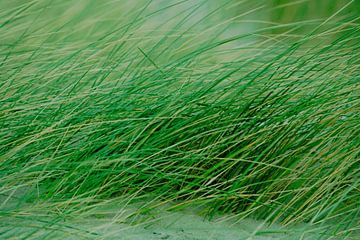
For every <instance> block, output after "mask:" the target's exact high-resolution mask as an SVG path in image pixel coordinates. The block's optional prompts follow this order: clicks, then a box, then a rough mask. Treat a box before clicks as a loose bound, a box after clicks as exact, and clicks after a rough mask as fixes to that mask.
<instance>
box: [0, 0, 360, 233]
mask: <svg viewBox="0 0 360 240" xmlns="http://www.w3.org/2000/svg"><path fill="white" fill-rule="evenodd" d="M281 2H282V3H276V1H273V2H271V3H272V4H270V3H269V2H265V1H258V2H256V3H255V2H254V1H234V0H228V1H215V0H214V1H187V0H185V1H160V0H155V1H100V0H99V1H87V0H80V1H57V0H54V1H50V0H36V1H2V2H1V3H0V9H1V11H0V36H1V38H2V40H1V43H0V73H1V74H0V129H1V131H0V196H1V198H0V199H1V203H0V218H3V219H9V218H14V219H16V218H23V217H26V218H27V217H28V216H31V219H38V220H39V221H43V220H42V219H43V217H46V216H53V215H54V214H55V215H58V216H61V217H60V218H61V219H67V218H72V217H75V216H76V217H78V216H84V217H85V216H87V214H88V213H89V211H91V210H92V209H96V207H98V206H102V205H104V204H106V203H107V201H114V199H115V200H116V199H120V198H121V199H124V198H125V199H126V200H127V201H128V202H129V203H130V202H131V203H134V202H141V203H143V204H142V206H141V207H139V209H140V210H139V211H140V212H142V211H145V212H146V210H151V209H156V207H158V206H161V205H163V204H165V203H169V202H170V203H172V204H173V205H172V207H171V208H178V207H184V206H190V205H191V206H199V205H201V206H204V210H203V211H204V213H205V214H206V215H207V216H208V217H209V218H212V217H213V216H215V215H217V214H219V213H231V214H234V216H233V218H235V219H243V218H246V217H251V218H256V219H265V220H266V221H267V222H274V223H275V222H281V223H283V224H294V223H304V222H305V223H309V224H310V225H314V226H316V227H320V228H321V227H322V226H323V225H326V226H327V225H328V224H331V223H335V224H333V225H332V226H333V227H332V228H331V233H332V236H334V237H344V238H346V237H351V236H352V235H353V234H355V232H356V231H358V223H359V214H360V208H359V201H360V199H359V181H360V180H359V179H360V178H359V167H358V166H359V152H360V139H359V136H360V132H359V129H360V121H359V116H360V114H359V113H360V96H359V95H360V89H359V82H360V79H359V78H360V68H359V66H360V65H359V64H360V62H359V59H360V51H359V50H360V41H359V38H360V32H359V31H360V28H359V20H358V18H359V15H358V11H357V9H358V8H357V6H358V5H357V3H358V2H357V1H338V3H337V4H334V5H331V4H330V5H331V6H330V7H329V11H328V12H326V11H325V10H323V12H322V14H320V17H318V18H313V17H312V14H309V15H306V14H305V13H306V11H305V10H304V9H303V8H300V7H298V8H296V6H298V5H300V6H308V5H306V4H310V5H309V6H311V4H313V3H310V2H311V1H297V2H290V1H289V2H287V3H283V2H284V1H281ZM320 2H322V1H319V3H320ZM334 2H337V1H334ZM327 5H328V4H327V3H325V2H324V3H322V6H324V9H325V8H326V7H327ZM294 9H295V10H294ZM296 9H297V10H296ZM290 10H291V11H299V12H300V13H302V14H303V15H304V17H303V18H301V17H294V18H286V17H284V16H283V15H284V13H286V12H287V11H290ZM323 14H324V16H323ZM300 15H301V14H300ZM274 16H275V17H274ZM276 16H277V17H276ZM284 19H285V20H284ZM149 197H150V198H151V199H153V200H152V201H149V200H148V199H149ZM15 199H18V200H15ZM52 221H55V222H56V221H57V220H56V219H53V220H50V222H52ZM3 224H4V225H5V226H7V224H6V223H3ZM55 228H56V225H55ZM6 229H12V226H11V224H10V225H9V226H7V228H6ZM59 229H60V228H59ZM329 231H330V230H329ZM75 232H76V231H75ZM328 236H329V235H326V237H328ZM95 237H96V236H95ZM25 239H26V238H25ZM326 239H327V238H326Z"/></svg>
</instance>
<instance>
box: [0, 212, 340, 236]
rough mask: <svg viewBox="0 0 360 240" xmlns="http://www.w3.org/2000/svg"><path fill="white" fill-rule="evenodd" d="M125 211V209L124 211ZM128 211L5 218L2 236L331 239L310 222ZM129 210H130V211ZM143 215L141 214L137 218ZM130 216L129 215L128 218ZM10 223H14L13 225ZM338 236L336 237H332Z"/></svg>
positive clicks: (1, 229) (0, 224)
mask: <svg viewBox="0 0 360 240" xmlns="http://www.w3.org/2000/svg"><path fill="white" fill-rule="evenodd" d="M124 210H125V211H124ZM126 210H127V209H124V208H123V209H121V211H116V210H115V209H111V208H110V209H108V212H107V213H111V212H112V213H113V214H104V212H102V214H100V215H99V216H94V215H92V216H91V215H89V217H85V218H84V217H82V218H79V219H71V220H67V219H61V220H60V218H58V219H56V218H53V219H52V218H50V219H49V218H47V219H45V218H44V220H42V221H38V220H36V221H35V220H32V219H31V216H24V217H20V218H13V217H12V218H11V219H10V218H8V219H5V218H3V219H2V220H1V223H0V239H69V240H70V239H74V240H77V239H111V240H112V239H120V240H165V239H167V240H270V239H283V240H292V239H303V240H317V239H330V238H328V237H325V236H321V234H319V229H314V228H311V227H310V226H307V225H298V226H292V227H290V228H289V227H283V226H280V225H272V226H269V225H267V224H265V223H264V222H261V221H255V220H251V219H245V220H242V221H240V222H238V223H235V221H234V219H229V218H228V217H226V218H218V219H216V220H214V221H208V220H205V219H204V218H203V217H201V216H199V215H197V214H195V213H194V211H191V210H189V209H187V210H181V211H165V210H161V211H158V212H157V213H155V214H150V215H146V217H145V218H144V217H140V218H142V220H140V221H139V220H138V219H137V220H136V223H134V222H133V223H132V222H129V220H126V221H124V219H125V217H126ZM128 212H129V211H128ZM137 218H139V217H137ZM127 219H128V218H127ZM9 226H12V227H10V228H9ZM331 239H335V238H331Z"/></svg>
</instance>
